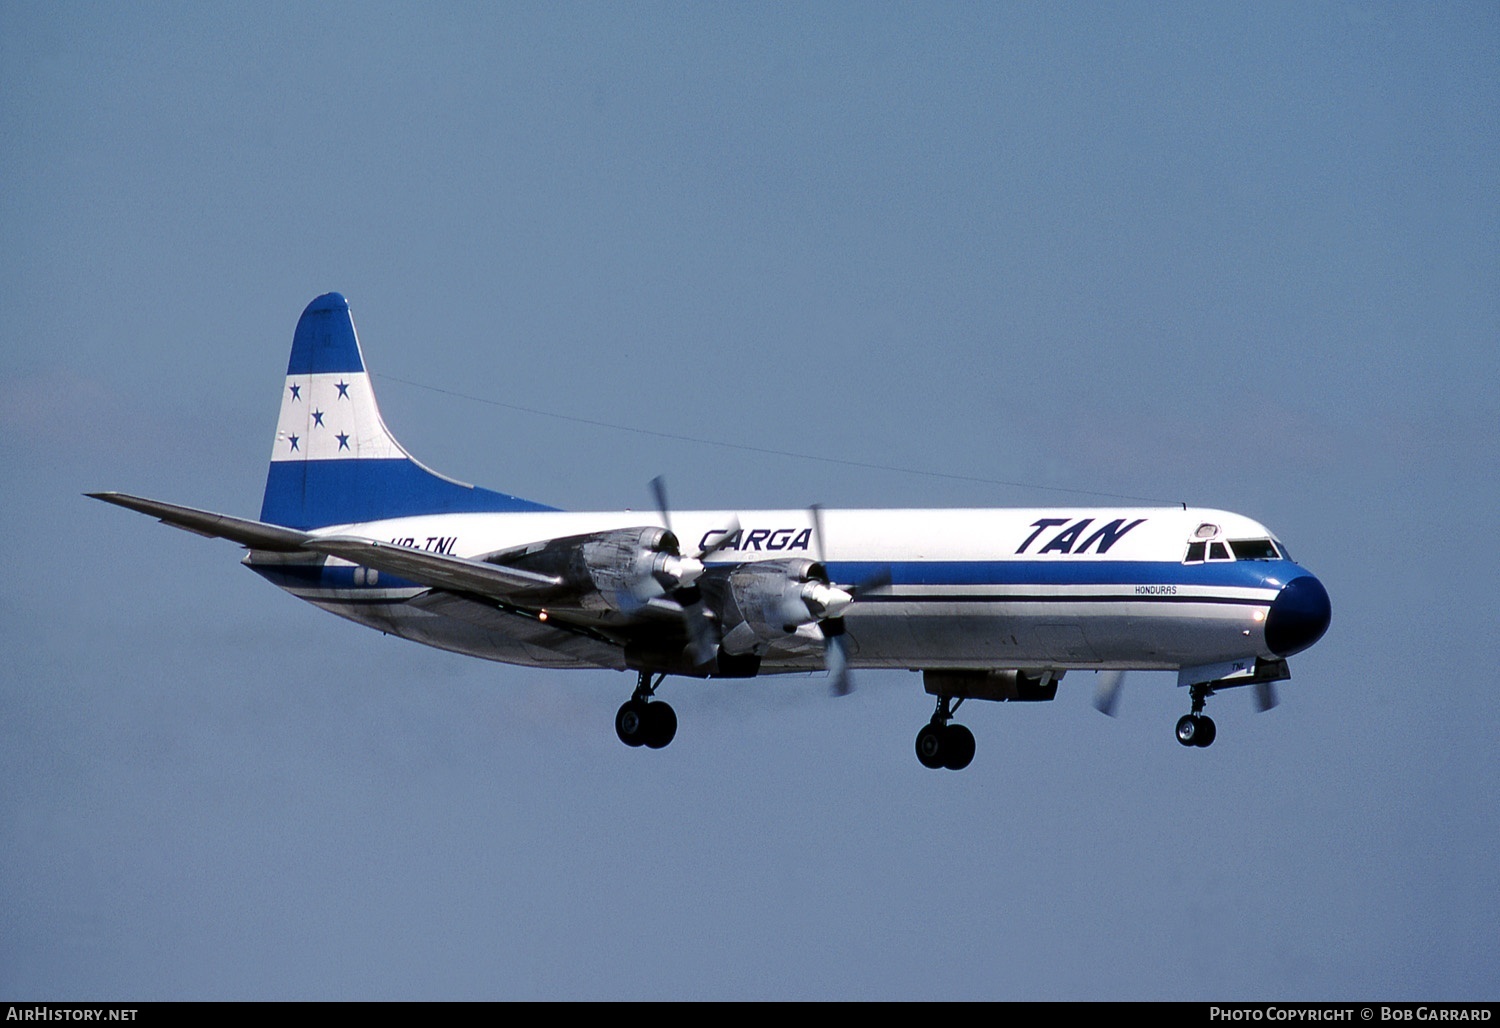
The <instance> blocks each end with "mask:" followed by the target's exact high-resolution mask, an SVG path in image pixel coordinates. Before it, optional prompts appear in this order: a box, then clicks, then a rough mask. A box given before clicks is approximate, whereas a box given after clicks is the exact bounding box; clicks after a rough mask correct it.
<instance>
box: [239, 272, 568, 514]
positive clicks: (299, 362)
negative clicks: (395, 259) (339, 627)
mask: <svg viewBox="0 0 1500 1028" xmlns="http://www.w3.org/2000/svg"><path fill="white" fill-rule="evenodd" d="M551 509H552V508H550V507H546V506H543V505H542V504H539V503H532V502H530V501H528V500H521V499H517V498H516V497H514V496H508V495H506V494H505V493H497V492H491V491H490V490H488V489H477V488H475V487H474V486H471V485H465V484H464V483H462V482H456V481H454V480H453V479H451V478H445V477H444V476H442V475H439V474H437V473H436V472H434V471H431V470H429V469H428V468H426V467H424V466H423V465H422V464H420V463H419V462H417V461H416V460H414V459H413V458H412V456H411V455H410V454H408V453H407V452H406V451H405V450H404V449H402V447H401V444H400V443H398V442H396V439H395V437H394V436H392V435H391V432H390V429H388V428H386V427H385V422H384V421H382V420H381V417H380V408H379V407H377V406H376V404H375V392H374V390H373V389H372V388H371V383H370V376H369V373H368V372H366V371H365V362H364V358H363V357H362V356H361V354H360V350H359V340H358V339H357V338H356V337H355V334H354V319H353V318H351V317H350V315H349V303H348V301H347V300H345V299H344V298H343V296H341V295H340V294H338V293H326V294H324V295H323V296H320V297H318V298H317V299H316V300H314V301H313V302H312V303H310V304H308V305H307V309H306V310H304V311H303V312H302V317H301V319H300V320H299V321H298V322H297V331H296V334H295V335H294V336H293V337H292V356H291V360H290V361H289V362H288V363H287V369H286V385H285V386H284V387H283V389H282V393H281V414H280V416H279V417H278V418H277V421H276V442H275V445H274V446H273V447H272V450H271V470H270V473H269V474H268V475H267V477H266V495H265V499H264V500H263V501H262V503H261V508H260V519H261V520H262V521H265V522H269V523H271V524H275V525H285V526H286V527H288V528H301V529H308V528H321V527H323V526H325V525H341V524H349V523H351V522H358V521H377V520H380V519H382V518H395V517H406V516H408V515H415V514H439V513H464V512H474V511H520V510H551Z"/></svg>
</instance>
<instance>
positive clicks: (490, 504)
mask: <svg viewBox="0 0 1500 1028" xmlns="http://www.w3.org/2000/svg"><path fill="white" fill-rule="evenodd" d="M555 509H556V508H554V507H548V506H546V505H545V504H541V503H533V502H531V501H530V500H522V499H518V498H517V497H514V496H510V495H508V494H506V493H497V492H492V491H491V490H489V489H480V488H478V487H477V486H471V485H463V484H461V483H459V482H452V481H449V480H448V479H445V478H439V477H438V476H437V475H434V474H433V473H432V472H430V471H428V470H427V469H426V468H424V467H422V466H421V465H420V464H417V463H416V462H414V461H410V460H401V459H395V460H309V461H278V462H275V463H273V464H272V465H271V471H270V473H269V474H268V475H267V476H266V496H265V500H264V502H263V503H262V505H261V508H260V519H261V520H262V521H265V522H267V523H269V524H272V525H285V526H286V527H287V528H298V529H311V528H322V527H324V526H326V525H340V524H348V523H351V522H357V521H379V520H382V519H385V518H401V517H410V516H413V515H418V514H480V513H494V512H499V513H510V512H514V511H528V510H555Z"/></svg>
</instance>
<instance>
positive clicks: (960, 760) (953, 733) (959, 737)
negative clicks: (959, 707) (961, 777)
mask: <svg viewBox="0 0 1500 1028" xmlns="http://www.w3.org/2000/svg"><path fill="white" fill-rule="evenodd" d="M943 734H944V738H943V766H944V767H946V768H947V769H948V770H949V771H962V770H963V769H964V768H966V767H968V766H969V762H970V761H972V760H973V759H974V733H973V732H971V731H969V730H968V729H967V728H965V727H964V726H963V725H949V726H948V727H947V728H946V729H945V730H944V733H943Z"/></svg>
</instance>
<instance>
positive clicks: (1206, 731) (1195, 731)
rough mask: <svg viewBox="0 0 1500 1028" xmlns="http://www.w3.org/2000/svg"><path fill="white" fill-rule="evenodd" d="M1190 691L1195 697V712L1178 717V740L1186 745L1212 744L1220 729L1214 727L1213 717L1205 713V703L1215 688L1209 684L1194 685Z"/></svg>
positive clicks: (1190, 687) (1189, 688)
mask: <svg viewBox="0 0 1500 1028" xmlns="http://www.w3.org/2000/svg"><path fill="white" fill-rule="evenodd" d="M1188 691H1189V693H1190V694H1191V695H1192V697H1193V712H1192V713H1191V714H1184V715H1182V717H1181V718H1179V719H1178V721H1177V741H1178V742H1180V743H1182V744H1183V745H1184V746H1211V745H1212V744H1213V741H1214V736H1215V735H1217V734H1218V730H1217V729H1216V728H1215V727H1214V722H1213V718H1211V717H1209V716H1208V715H1207V714H1205V713H1203V705H1204V704H1205V703H1206V702H1207V701H1208V697H1209V696H1211V695H1212V694H1213V690H1212V689H1210V688H1209V687H1208V686H1207V685H1193V686H1189V687H1188Z"/></svg>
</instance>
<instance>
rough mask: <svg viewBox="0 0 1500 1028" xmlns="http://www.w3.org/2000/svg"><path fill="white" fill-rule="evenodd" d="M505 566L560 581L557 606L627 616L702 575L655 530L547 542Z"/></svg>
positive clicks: (669, 538)
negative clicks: (582, 608) (605, 611)
mask: <svg viewBox="0 0 1500 1028" xmlns="http://www.w3.org/2000/svg"><path fill="white" fill-rule="evenodd" d="M503 562H504V563H505V564H506V565H508V566H511V567H517V568H523V569H525V570H527V571H536V572H538V573H540V574H545V575H553V576H556V577H558V578H561V579H562V580H563V585H562V586H561V588H560V590H559V591H560V593H561V595H560V596H559V597H558V598H557V602H559V603H563V604H570V605H571V604H575V603H576V604H578V605H580V606H582V607H585V608H593V609H608V610H617V611H624V612H629V611H633V610H636V609H638V608H639V607H641V605H643V604H645V603H647V602H649V601H650V600H652V599H655V598H656V597H658V596H665V595H666V594H668V593H670V592H674V591H676V590H678V589H683V588H686V587H687V586H690V585H692V584H693V583H694V582H696V581H697V580H698V576H700V575H702V574H703V564H702V563H701V562H699V561H697V560H695V559H693V558H692V557H684V556H682V554H681V551H680V550H679V549H678V544H677V537H676V536H675V535H673V534H672V533H671V532H669V531H667V530H666V529H665V528H657V527H654V526H646V527H641V528H618V529H614V530H612V531H608V532H595V533H593V534H590V535H576V536H568V537H566V538H562V539H549V540H547V541H546V542H544V543H539V544H537V545H536V546H535V547H534V548H529V549H528V550H526V551H525V552H522V553H515V554H511V555H508V556H507V557H505V558H504V559H503Z"/></svg>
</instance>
